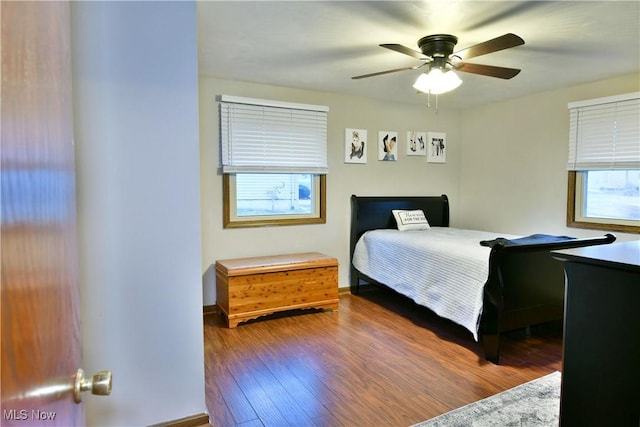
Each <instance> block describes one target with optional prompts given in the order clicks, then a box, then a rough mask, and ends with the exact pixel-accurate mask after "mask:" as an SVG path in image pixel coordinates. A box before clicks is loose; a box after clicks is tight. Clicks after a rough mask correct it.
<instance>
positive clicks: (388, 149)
mask: <svg viewBox="0 0 640 427" xmlns="http://www.w3.org/2000/svg"><path fill="white" fill-rule="evenodd" d="M397 159H398V132H394V131H387V130H383V131H379V132H378V160H384V161H394V160H397Z"/></svg>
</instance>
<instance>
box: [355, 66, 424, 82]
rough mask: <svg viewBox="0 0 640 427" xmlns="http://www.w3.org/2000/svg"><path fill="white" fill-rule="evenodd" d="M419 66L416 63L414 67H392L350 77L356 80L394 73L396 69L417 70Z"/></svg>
mask: <svg viewBox="0 0 640 427" xmlns="http://www.w3.org/2000/svg"><path fill="white" fill-rule="evenodd" d="M421 66H422V65H417V66H415V67H402V68H394V69H393V70H386V71H378V72H377V73H371V74H363V75H361V76H354V77H351V78H352V79H353V80H358V79H364V78H367V77H373V76H379V75H382V74H389V73H395V72H398V71H407V70H417V69H418V68H420V67H421Z"/></svg>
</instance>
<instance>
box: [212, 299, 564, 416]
mask: <svg viewBox="0 0 640 427" xmlns="http://www.w3.org/2000/svg"><path fill="white" fill-rule="evenodd" d="M204 334H205V337H204V339H205V370H206V373H205V377H206V395H207V407H208V410H209V413H210V416H211V423H212V424H213V425H214V426H216V427H223V426H295V427H304V426H346V427H351V426H358V427H360V426H376V427H381V426H410V425H412V424H414V423H417V422H420V421H423V420H425V419H428V418H432V417H434V416H436V415H439V414H441V413H444V412H447V411H449V410H452V409H455V408H458V407H460V406H463V405H465V404H467V403H471V402H474V401H476V400H479V399H482V398H485V397H488V396H490V395H493V394H495V393H498V392H501V391H503V390H506V389H508V388H511V387H514V386H516V385H518V384H522V383H524V382H527V381H530V380H532V379H535V378H539V377H541V376H543V375H546V374H548V373H551V372H553V371H556V370H560V369H561V356H562V324H561V322H557V323H553V324H546V325H541V326H538V327H533V328H531V331H530V334H526V333H525V332H524V331H514V332H512V333H509V334H507V335H506V336H504V337H503V340H502V350H501V364H500V365H493V364H491V363H490V362H487V361H485V360H484V357H483V356H482V350H481V347H480V345H479V344H478V343H477V342H475V341H474V340H473V337H472V336H471V334H470V333H469V332H468V331H466V330H465V329H463V328H462V327H460V326H458V325H455V324H453V323H451V322H449V321H446V320H444V319H441V318H439V317H437V316H436V315H434V314H433V313H432V312H430V311H429V310H427V309H425V308H422V307H418V306H416V305H415V304H412V303H411V302H410V301H408V300H406V299H404V298H403V297H400V296H398V295H396V294H395V293H392V292H389V291H386V290H382V289H375V288H374V289H372V290H367V291H363V292H361V293H360V295H359V296H354V295H350V294H342V295H341V296H340V309H339V311H338V312H334V313H331V312H313V311H310V310H307V311H299V312H295V313H284V314H279V315H273V316H269V317H268V318H261V319H257V320H255V321H251V322H248V323H245V324H241V325H240V326H238V327H237V328H235V329H228V328H226V327H224V323H223V321H222V319H221V317H220V316H219V315H217V314H209V315H206V316H205V320H204Z"/></svg>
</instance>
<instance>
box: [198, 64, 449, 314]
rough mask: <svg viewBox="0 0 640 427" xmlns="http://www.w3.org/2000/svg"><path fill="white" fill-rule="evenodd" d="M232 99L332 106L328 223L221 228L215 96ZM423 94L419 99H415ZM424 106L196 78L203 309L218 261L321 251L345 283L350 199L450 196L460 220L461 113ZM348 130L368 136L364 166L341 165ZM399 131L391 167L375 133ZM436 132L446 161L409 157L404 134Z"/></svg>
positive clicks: (443, 103) (213, 297) (343, 284)
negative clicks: (443, 141)
mask: <svg viewBox="0 0 640 427" xmlns="http://www.w3.org/2000/svg"><path fill="white" fill-rule="evenodd" d="M220 94H226V95H237V96H247V97H253V98H264V99H274V100H282V101H290V102H300V103H308V104H319V105H327V106H328V107H329V129H328V144H329V147H328V157H329V169H330V171H329V175H328V176H327V223H326V224H316V225H298V226H286V227H267V228H246V229H223V228H222V177H221V176H220V175H218V174H217V168H218V165H219V158H218V156H219V153H218V151H219V138H218V105H217V102H216V98H215V97H216V95H220ZM416 96H421V95H416ZM422 96H423V97H424V100H425V105H424V107H420V106H418V107H416V106H415V105H406V104H397V103H390V102H382V101H376V100H372V99H366V98H358V97H351V96H344V95H339V94H334V93H326V92H314V91H306V90H298V89H290V88H283V87H275V86H266V85H258V84H250V83H244V82H237V81H228V80H220V79H214V78H209V77H205V76H201V77H200V144H201V146H200V152H201V168H202V182H201V192H202V244H203V250H202V254H203V257H202V263H203V264H202V271H203V274H204V291H203V292H204V304H205V305H213V304H215V303H216V295H215V267H214V265H215V261H216V260H217V259H226V258H237V257H248V256H261V255H272V254H279V253H292V252H307V251H319V252H323V253H326V254H328V255H331V256H334V257H336V258H337V259H338V262H339V263H340V268H339V286H340V287H347V286H349V220H350V215H351V206H350V199H349V198H350V197H351V195H352V194H357V195H363V196H371V195H397V194H404V195H440V194H443V193H444V194H447V195H448V196H449V197H450V198H451V204H452V206H453V208H452V214H453V216H452V224H455V223H456V221H457V214H456V212H457V210H456V206H457V204H458V192H459V189H458V187H459V177H460V131H459V127H458V123H459V113H458V112H457V111H447V110H446V96H442V97H441V98H440V107H441V109H440V111H439V112H438V113H437V114H436V112H435V110H434V109H433V108H431V109H427V107H426V96H424V95H422ZM345 128H360V129H367V131H368V141H367V142H368V143H369V149H368V161H367V164H366V165H361V164H346V163H344V132H345ZM382 130H390V131H394V130H395V131H397V132H398V137H399V146H398V157H399V160H398V161H395V162H384V161H379V160H377V159H378V151H377V135H378V131H382ZM409 130H423V131H441V132H446V134H447V147H448V148H447V149H448V152H447V156H446V160H447V162H446V163H444V164H436V163H427V159H426V157H417V156H411V157H408V156H406V154H405V153H406V132H407V131H409Z"/></svg>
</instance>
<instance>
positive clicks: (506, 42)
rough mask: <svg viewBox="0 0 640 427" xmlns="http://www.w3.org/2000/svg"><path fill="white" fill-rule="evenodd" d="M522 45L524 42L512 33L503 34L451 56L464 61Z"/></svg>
mask: <svg viewBox="0 0 640 427" xmlns="http://www.w3.org/2000/svg"><path fill="white" fill-rule="evenodd" d="M523 44H524V40H522V38H520V37H519V36H516V35H515V34H512V33H507V34H504V35H502V36H500V37H496V38H495V39H491V40H487V41H486V42H483V43H478V44H476V45H473V46H471V47H468V48H466V49H462V50H459V51H457V52H454V53H453V55H455V56H457V57H459V58H461V59H463V60H466V59H469V58H475V57H476V56H481V55H486V54H487V53H493V52H497V51H499V50H503V49H509V48H511V47H516V46H520V45H523Z"/></svg>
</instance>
